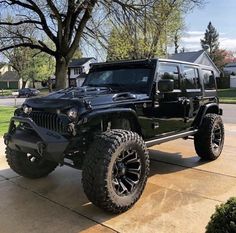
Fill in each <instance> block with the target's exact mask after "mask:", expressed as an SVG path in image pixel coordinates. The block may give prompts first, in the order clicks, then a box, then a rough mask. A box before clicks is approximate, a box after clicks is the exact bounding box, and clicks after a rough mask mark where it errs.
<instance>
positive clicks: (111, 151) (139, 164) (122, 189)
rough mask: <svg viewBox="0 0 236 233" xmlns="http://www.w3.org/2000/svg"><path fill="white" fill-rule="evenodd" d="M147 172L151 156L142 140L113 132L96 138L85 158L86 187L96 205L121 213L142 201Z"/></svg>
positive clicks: (126, 133) (84, 177)
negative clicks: (139, 200) (140, 199)
mask: <svg viewBox="0 0 236 233" xmlns="http://www.w3.org/2000/svg"><path fill="white" fill-rule="evenodd" d="M148 173H149V156H148V151H147V148H146V146H145V143H144V141H143V140H142V138H141V137H140V136H139V135H138V134H136V133H133V132H130V131H126V130H111V131H107V132H104V133H102V134H100V135H98V136H97V137H96V138H95V140H94V143H93V144H92V146H91V147H90V149H89V151H88V153H87V155H86V157H85V161H84V168H83V176H82V177H83V187H84V191H85V193H86V195H87V197H88V199H89V200H90V201H91V202H92V203H93V204H95V205H96V206H98V207H100V208H102V209H104V210H106V211H109V212H112V213H121V212H124V211H126V210H128V209H129V208H130V207H131V206H133V205H134V204H135V202H136V201H137V200H138V199H139V198H140V196H141V194H142V192H143V189H144V187H145V185H146V182H147V176H148Z"/></svg>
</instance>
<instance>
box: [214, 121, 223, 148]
mask: <svg viewBox="0 0 236 233" xmlns="http://www.w3.org/2000/svg"><path fill="white" fill-rule="evenodd" d="M222 139H223V138H222V130H221V127H220V125H219V124H216V125H215V127H214V128H213V133H212V141H211V142H212V145H213V149H214V150H219V148H220V147H221V144H222Z"/></svg>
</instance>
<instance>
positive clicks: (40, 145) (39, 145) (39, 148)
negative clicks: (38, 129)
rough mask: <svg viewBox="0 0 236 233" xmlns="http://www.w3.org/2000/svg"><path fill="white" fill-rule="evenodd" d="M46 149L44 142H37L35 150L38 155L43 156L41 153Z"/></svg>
mask: <svg viewBox="0 0 236 233" xmlns="http://www.w3.org/2000/svg"><path fill="white" fill-rule="evenodd" d="M45 149H46V144H45V143H43V142H37V151H38V153H39V155H40V156H43V153H44V151H45Z"/></svg>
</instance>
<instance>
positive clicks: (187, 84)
mask: <svg viewBox="0 0 236 233" xmlns="http://www.w3.org/2000/svg"><path fill="white" fill-rule="evenodd" d="M181 67H182V73H183V82H182V91H183V94H184V99H185V105H184V108H185V112H184V114H185V116H184V118H185V122H186V123H187V125H189V126H190V125H191V124H192V122H193V120H194V119H195V117H196V115H197V113H198V110H199V108H200V103H201V101H203V98H202V95H203V88H202V83H201V80H200V69H199V67H198V66H194V65H185V64H182V65H181Z"/></svg>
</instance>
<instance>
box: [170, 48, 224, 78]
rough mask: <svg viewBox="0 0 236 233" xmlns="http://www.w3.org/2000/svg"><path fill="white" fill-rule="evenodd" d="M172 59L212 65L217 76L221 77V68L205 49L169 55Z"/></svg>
mask: <svg viewBox="0 0 236 233" xmlns="http://www.w3.org/2000/svg"><path fill="white" fill-rule="evenodd" d="M169 58H170V59H173V60H179V61H185V62H191V63H197V64H201V65H205V66H210V67H211V68H212V69H213V70H214V74H215V76H216V77H220V73H221V72H220V70H219V69H218V68H217V66H216V65H215V63H214V62H213V61H212V59H211V58H210V57H209V55H208V54H207V53H206V52H205V51H204V50H200V51H195V52H184V53H176V54H172V55H170V56H169Z"/></svg>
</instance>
